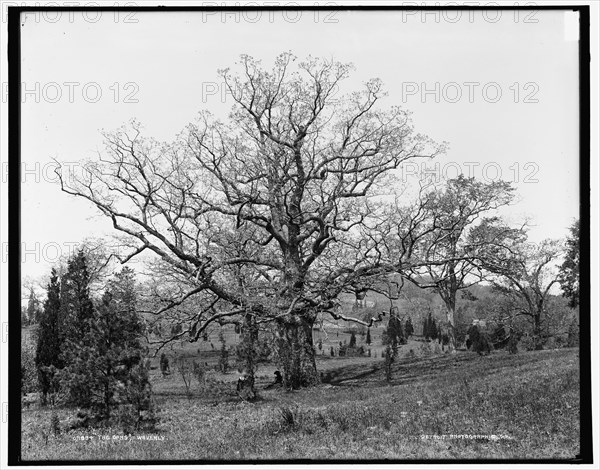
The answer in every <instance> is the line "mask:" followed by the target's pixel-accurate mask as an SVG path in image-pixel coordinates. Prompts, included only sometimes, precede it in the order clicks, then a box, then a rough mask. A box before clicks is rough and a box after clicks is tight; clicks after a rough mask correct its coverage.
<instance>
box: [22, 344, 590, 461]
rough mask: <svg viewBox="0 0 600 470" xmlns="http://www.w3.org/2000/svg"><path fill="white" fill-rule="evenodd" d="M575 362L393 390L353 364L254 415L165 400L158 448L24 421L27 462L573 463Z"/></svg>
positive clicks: (470, 362) (481, 371)
mask: <svg viewBox="0 0 600 470" xmlns="http://www.w3.org/2000/svg"><path fill="white" fill-rule="evenodd" d="M578 362H579V360H578V351H577V350H558V351H539V352H531V353H521V354H517V355H515V356H513V355H509V354H505V353H499V352H495V353H494V354H492V355H491V356H486V357H479V356H477V355H476V354H469V353H464V354H461V353H459V354H456V355H447V356H437V357H431V358H427V359H424V358H419V359H413V360H402V361H398V362H397V363H396V364H394V372H393V382H392V384H388V383H386V382H385V378H384V371H383V370H382V369H381V368H380V369H377V370H373V367H372V366H371V365H364V364H363V365H361V364H358V365H356V366H351V367H350V366H349V367H344V368H342V369H340V370H338V371H335V374H333V373H332V377H330V381H331V384H324V385H322V386H319V387H316V388H313V389H309V390H301V391H297V392H290V393H287V392H284V391H282V390H267V391H262V392H261V398H262V399H261V400H259V401H257V402H255V403H245V402H239V401H230V400H229V399H222V400H220V401H214V402H212V403H209V402H207V401H206V400H201V399H193V400H187V399H185V398H172V397H169V398H168V399H167V398H166V397H165V398H161V399H160V402H161V403H160V408H161V412H160V415H161V422H160V424H159V427H158V430H157V434H156V435H157V436H159V437H161V438H164V440H158V441H156V440H153V441H148V440H144V439H141V440H138V439H137V437H136V436H133V438H131V439H127V440H114V439H113V440H108V441H107V440H101V439H90V440H87V441H80V440H77V437H78V436H84V435H90V434H92V432H90V431H77V432H71V433H68V434H61V435H59V436H57V437H53V436H50V438H49V439H48V438H47V437H46V438H45V439H46V441H44V433H46V435H47V434H48V432H47V428H48V423H49V422H50V412H49V410H31V411H25V412H24V413H23V429H24V432H23V450H24V457H25V458H30V459H47V458H53V459H60V458H67V459H81V458H85V459H110V460H115V459H116V460H121V459H134V460H135V459H154V460H161V459H198V460H256V459H262V460H265V459H266V460H269V459H282V460H287V459H321V460H336V459H393V460H414V459H440V458H442V459H474V458H478V459H548V458H554V459H573V458H575V456H576V454H577V453H579V412H580V403H579V369H578ZM333 383H336V385H333ZM67 411H68V410H63V412H62V413H63V414H61V419H63V417H64V416H66V413H67ZM586 412H587V411H586ZM94 432H96V431H94ZM115 433H119V430H103V431H98V432H96V434H115ZM44 442H46V443H44Z"/></svg>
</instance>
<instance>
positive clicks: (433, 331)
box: [429, 314, 438, 340]
mask: <svg viewBox="0 0 600 470" xmlns="http://www.w3.org/2000/svg"><path fill="white" fill-rule="evenodd" d="M430 315H431V314H430ZM437 337H438V327H437V323H436V321H435V318H430V320H429V338H431V339H432V340H435V339H437Z"/></svg>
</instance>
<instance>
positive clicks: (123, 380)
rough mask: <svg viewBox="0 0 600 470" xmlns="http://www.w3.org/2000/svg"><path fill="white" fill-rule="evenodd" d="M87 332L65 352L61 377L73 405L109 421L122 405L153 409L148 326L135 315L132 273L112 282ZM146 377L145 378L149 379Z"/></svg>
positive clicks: (118, 276) (129, 270)
mask: <svg viewBox="0 0 600 470" xmlns="http://www.w3.org/2000/svg"><path fill="white" fill-rule="evenodd" d="M84 327H85V328H86V332H85V334H84V336H83V337H82V338H80V340H79V341H74V340H69V341H68V343H67V344H66V347H65V353H64V357H65V360H66V361H65V362H66V364H67V366H66V367H65V369H64V370H63V372H62V373H61V377H62V383H63V384H64V385H65V386H66V388H67V389H68V390H69V395H70V398H71V402H72V403H73V404H76V405H78V406H81V407H84V408H90V409H92V410H94V411H96V412H98V413H99V414H100V415H101V416H102V417H103V418H110V416H111V415H112V410H113V409H115V408H116V407H118V406H120V405H121V404H125V403H128V404H134V408H135V407H136V406H138V408H135V409H136V412H137V413H138V417H139V413H140V412H141V410H140V409H139V406H149V400H150V385H149V382H148V378H147V371H146V372H145V371H144V370H142V369H143V368H144V367H143V365H142V364H141V363H142V355H143V345H142V341H141V337H142V335H143V333H144V324H143V322H142V320H141V318H140V317H139V315H138V313H137V310H136V293H135V278H134V274H133V271H132V270H131V269H129V268H123V270H122V271H121V272H120V273H118V274H117V275H116V276H115V277H114V278H113V279H112V280H110V281H109V282H108V285H107V290H106V291H105V292H104V295H103V296H102V300H101V302H100V305H99V306H98V308H97V309H96V310H95V313H94V317H93V318H91V319H87V320H85V323H84ZM144 377H145V378H144Z"/></svg>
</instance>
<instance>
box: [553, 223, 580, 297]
mask: <svg viewBox="0 0 600 470" xmlns="http://www.w3.org/2000/svg"><path fill="white" fill-rule="evenodd" d="M569 230H570V232H571V234H570V236H569V237H567V240H566V245H567V251H566V254H565V261H564V262H563V264H562V265H561V266H560V274H559V278H558V280H559V283H560V285H561V287H562V291H563V296H564V297H566V298H567V299H569V306H570V307H577V305H579V284H580V280H579V271H580V269H579V264H580V243H581V237H580V223H579V220H577V221H575V222H574V223H573V225H572V226H571V227H570V228H569Z"/></svg>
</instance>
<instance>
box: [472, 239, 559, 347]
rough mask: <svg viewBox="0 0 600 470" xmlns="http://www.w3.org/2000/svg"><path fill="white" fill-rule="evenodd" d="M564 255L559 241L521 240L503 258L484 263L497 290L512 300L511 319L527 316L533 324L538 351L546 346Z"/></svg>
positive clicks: (502, 254)
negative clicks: (546, 329) (544, 331)
mask: <svg viewBox="0 0 600 470" xmlns="http://www.w3.org/2000/svg"><path fill="white" fill-rule="evenodd" d="M563 253H564V247H563V246H562V244H561V242H559V241H557V240H550V239H547V240H543V241H542V242H541V243H539V244H533V243H525V242H524V240H521V242H520V243H518V244H515V246H514V247H513V248H512V249H511V250H510V252H508V251H506V250H503V252H502V253H501V256H495V257H487V258H486V259H485V260H484V263H483V265H484V266H485V269H487V270H488V271H490V272H492V273H494V274H496V277H495V278H494V279H493V284H494V287H495V288H496V289H498V290H499V291H500V292H502V293H503V294H504V295H505V296H506V297H507V298H508V299H510V301H511V304H512V305H513V307H512V310H513V312H512V315H511V318H514V317H517V316H524V317H525V318H527V319H528V320H529V321H530V323H531V326H532V329H533V340H534V348H535V349H542V347H543V337H542V336H543V335H542V328H543V323H544V322H545V321H546V320H548V319H549V318H548V317H549V315H548V310H549V309H548V304H549V302H550V300H551V297H552V292H551V290H552V287H553V286H554V285H555V284H558V283H559V279H560V274H559V270H558V267H557V266H556V263H557V262H558V261H559V259H560V258H561V257H562V255H563ZM554 321H556V319H554Z"/></svg>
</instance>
